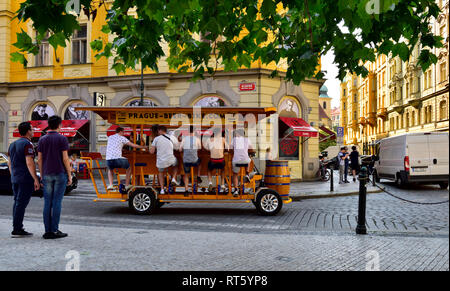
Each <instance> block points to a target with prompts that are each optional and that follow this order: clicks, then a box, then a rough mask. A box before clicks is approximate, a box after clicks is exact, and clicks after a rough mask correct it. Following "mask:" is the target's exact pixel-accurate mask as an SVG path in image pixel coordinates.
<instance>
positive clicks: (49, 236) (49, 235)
mask: <svg viewBox="0 0 450 291" xmlns="http://www.w3.org/2000/svg"><path fill="white" fill-rule="evenodd" d="M42 237H43V238H44V239H55V238H56V235H55V233H54V232H46V233H44V235H43V236H42Z"/></svg>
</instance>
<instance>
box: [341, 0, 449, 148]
mask: <svg viewBox="0 0 450 291" xmlns="http://www.w3.org/2000/svg"><path fill="white" fill-rule="evenodd" d="M438 4H439V5H440V6H441V9H442V11H444V12H443V13H442V14H441V15H440V16H439V17H438V18H437V19H436V20H435V21H434V22H433V23H432V24H431V29H433V32H434V34H435V35H440V36H442V37H443V38H444V40H443V43H444V47H443V48H435V49H433V53H434V54H435V55H436V56H437V57H438V62H437V63H436V64H433V65H432V66H430V68H428V69H427V71H426V72H422V69H421V68H419V67H418V66H417V65H416V63H417V59H418V57H419V49H418V46H417V47H416V48H415V49H414V50H413V53H412V56H411V57H410V59H409V61H408V62H402V61H401V60H400V58H399V57H395V58H391V57H389V56H385V55H379V56H378V57H377V58H376V61H375V62H367V63H366V64H365V67H366V68H367V70H368V71H369V74H368V76H367V77H366V78H362V77H360V76H356V75H351V74H347V76H346V77H345V79H344V81H343V82H342V83H341V92H340V96H341V98H340V110H341V115H340V126H342V127H344V144H346V145H359V146H360V148H361V149H363V152H364V153H365V154H372V153H374V151H375V143H376V142H377V141H378V140H380V139H382V138H385V137H389V136H395V135H400V134H404V133H408V132H432V131H446V132H448V131H449V109H448V103H449V71H448V65H449V59H448V48H449V37H448V27H447V26H448V17H449V15H448V11H449V10H448V9H449V1H438Z"/></svg>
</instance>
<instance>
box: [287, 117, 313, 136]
mask: <svg viewBox="0 0 450 291" xmlns="http://www.w3.org/2000/svg"><path fill="white" fill-rule="evenodd" d="M280 120H281V121H283V122H284V123H285V124H286V125H287V126H289V127H290V128H292V129H293V130H294V135H295V136H305V137H317V136H318V135H319V131H318V130H317V129H315V128H314V127H312V126H311V125H309V124H308V122H306V121H304V120H303V119H301V118H293V117H280Z"/></svg>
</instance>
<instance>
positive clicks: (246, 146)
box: [232, 128, 254, 196]
mask: <svg viewBox="0 0 450 291" xmlns="http://www.w3.org/2000/svg"><path fill="white" fill-rule="evenodd" d="M232 146H233V150H234V154H233V160H232V164H233V184H234V187H236V188H235V189H234V191H233V196H236V195H238V193H239V186H238V185H239V182H238V174H239V171H240V167H238V166H237V165H240V164H241V165H243V164H245V165H247V168H246V170H247V172H249V171H250V169H248V168H249V166H250V162H251V159H250V157H249V155H248V152H249V151H250V152H254V149H253V145H252V143H251V141H250V139H248V138H247V137H245V132H244V130H243V129H241V128H239V129H237V130H236V131H235V137H234V138H233V145H232ZM246 178H247V180H248V179H249V178H248V176H246Z"/></svg>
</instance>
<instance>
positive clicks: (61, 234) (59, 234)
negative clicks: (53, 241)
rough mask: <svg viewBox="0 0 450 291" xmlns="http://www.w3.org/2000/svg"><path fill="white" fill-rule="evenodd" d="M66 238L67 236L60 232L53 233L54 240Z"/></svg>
mask: <svg viewBox="0 0 450 291" xmlns="http://www.w3.org/2000/svg"><path fill="white" fill-rule="evenodd" d="M66 236H68V234H67V233H64V232H62V231H59V230H58V231H56V232H55V238H63V237H66Z"/></svg>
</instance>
